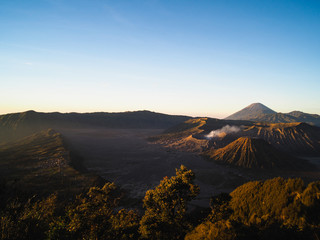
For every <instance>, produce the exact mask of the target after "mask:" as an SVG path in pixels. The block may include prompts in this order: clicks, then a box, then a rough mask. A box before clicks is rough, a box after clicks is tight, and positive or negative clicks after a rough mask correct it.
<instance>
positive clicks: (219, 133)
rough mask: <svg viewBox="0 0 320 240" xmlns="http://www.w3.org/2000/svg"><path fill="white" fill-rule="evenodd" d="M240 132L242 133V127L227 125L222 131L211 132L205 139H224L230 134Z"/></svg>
mask: <svg viewBox="0 0 320 240" xmlns="http://www.w3.org/2000/svg"><path fill="white" fill-rule="evenodd" d="M239 131H241V128H240V127H237V126H230V125H226V126H224V127H222V128H220V129H217V130H213V131H211V132H210V133H209V134H207V135H205V138H207V139H211V138H223V137H225V136H226V135H228V134H230V133H237V132H239Z"/></svg>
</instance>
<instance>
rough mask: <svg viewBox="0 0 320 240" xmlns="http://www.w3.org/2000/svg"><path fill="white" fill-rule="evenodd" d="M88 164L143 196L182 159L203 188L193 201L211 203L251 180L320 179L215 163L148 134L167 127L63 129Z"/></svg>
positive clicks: (136, 195)
mask: <svg viewBox="0 0 320 240" xmlns="http://www.w3.org/2000/svg"><path fill="white" fill-rule="evenodd" d="M59 131H60V132H61V133H62V134H63V136H64V137H65V140H66V142H67V144H68V145H69V147H70V148H71V150H72V151H74V152H76V153H77V155H79V156H80V157H81V158H82V159H83V164H84V166H85V167H86V168H87V169H88V170H89V171H92V172H94V173H96V174H97V175H99V176H101V177H103V178H104V179H106V180H108V181H112V182H115V183H116V184H117V185H118V186H120V187H121V188H122V189H124V190H125V191H126V192H127V193H128V195H129V197H130V198H132V199H137V200H140V199H141V198H143V197H144V195H145V192H146V191H147V190H148V189H151V188H153V187H155V186H157V185H158V184H159V183H160V181H161V180H162V179H163V177H165V176H168V177H170V176H173V175H174V174H175V169H176V168H179V167H180V165H181V164H183V165H185V166H186V167H188V168H189V169H192V171H193V172H194V173H195V174H196V180H195V183H196V184H198V185H199V186H200V194H199V196H198V197H197V199H196V200H195V201H193V204H195V205H197V206H203V207H208V206H209V199H210V197H211V196H213V195H215V194H219V193H221V192H231V191H232V190H233V189H235V188H236V187H237V186H240V185H242V184H243V183H245V182H247V181H252V180H260V179H267V178H272V177H276V176H283V177H303V178H304V180H305V179H306V180H309V179H308V178H310V177H311V179H310V180H314V179H320V174H319V171H314V172H312V173H307V172H305V173H297V172H274V171H266V170H252V169H239V168H234V167H229V166H225V165H220V164H216V163H214V162H211V161H208V160H206V159H205V158H203V157H201V156H200V155H199V154H196V153H190V152H181V151H177V150H172V149H169V148H165V147H164V146H162V145H159V144H153V143H151V142H149V141H148V140H147V139H148V138H149V137H151V136H155V135H157V134H160V133H162V132H163V129H106V128H81V129H60V130H59Z"/></svg>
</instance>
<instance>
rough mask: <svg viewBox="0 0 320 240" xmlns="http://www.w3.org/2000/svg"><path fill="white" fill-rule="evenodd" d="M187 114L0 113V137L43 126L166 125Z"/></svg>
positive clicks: (178, 120)
mask: <svg viewBox="0 0 320 240" xmlns="http://www.w3.org/2000/svg"><path fill="white" fill-rule="evenodd" d="M189 118H190V117H187V116H176V115H167V114H161V113H155V112H150V111H136V112H122V113H105V112H98V113H58V112H54V113H41V112H35V111H27V112H22V113H14V114H6V115H0V141H6V140H11V139H17V138H19V137H22V136H26V135H29V134H32V133H35V132H37V131H41V130H44V129H47V128H54V129H62V128H84V127H105V128H160V129H163V128H169V127H172V126H174V125H176V124H178V123H181V122H183V121H185V120H187V119H189Z"/></svg>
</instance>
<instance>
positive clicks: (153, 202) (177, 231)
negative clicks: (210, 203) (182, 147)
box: [140, 165, 199, 239]
mask: <svg viewBox="0 0 320 240" xmlns="http://www.w3.org/2000/svg"><path fill="white" fill-rule="evenodd" d="M194 179H195V175H194V173H193V172H192V171H191V170H189V169H187V168H186V167H185V166H183V165H182V166H181V167H180V168H179V169H176V176H173V177H171V178H168V177H165V178H164V179H163V180H162V181H161V182H160V184H159V186H157V187H156V188H155V189H152V190H149V191H147V193H146V195H145V198H144V199H143V206H144V207H145V209H146V211H145V214H144V216H143V217H142V219H141V222H140V232H141V234H142V236H143V237H145V238H148V239H179V238H181V237H182V236H184V234H185V233H186V232H187V231H188V230H189V228H190V224H188V221H187V220H186V213H187V204H188V202H189V201H191V200H192V199H194V198H195V197H196V196H197V195H198V193H199V187H198V186H197V185H195V184H194Z"/></svg>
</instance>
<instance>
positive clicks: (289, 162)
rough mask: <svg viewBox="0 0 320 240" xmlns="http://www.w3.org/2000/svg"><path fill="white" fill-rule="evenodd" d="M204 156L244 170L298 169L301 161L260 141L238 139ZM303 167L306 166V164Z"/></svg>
mask: <svg viewBox="0 0 320 240" xmlns="http://www.w3.org/2000/svg"><path fill="white" fill-rule="evenodd" d="M205 156H207V157H209V158H210V159H212V160H215V161H218V162H221V163H226V164H230V165H233V166H237V167H244V168H265V169H271V168H275V169H300V168H302V169H303V168H306V167H307V166H304V164H303V162H302V161H299V160H298V159H295V158H294V157H291V156H288V155H286V154H284V153H282V152H280V151H279V150H277V149H276V148H274V147H273V146H271V145H270V144H268V143H267V142H266V141H264V140H262V139H256V138H249V137H240V138H238V139H237V140H235V141H234V142H232V143H230V144H229V145H227V146H226V147H224V148H219V149H216V150H215V149H211V150H208V151H207V152H206V153H205ZM305 165H308V166H309V164H308V163H306V164H305Z"/></svg>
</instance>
